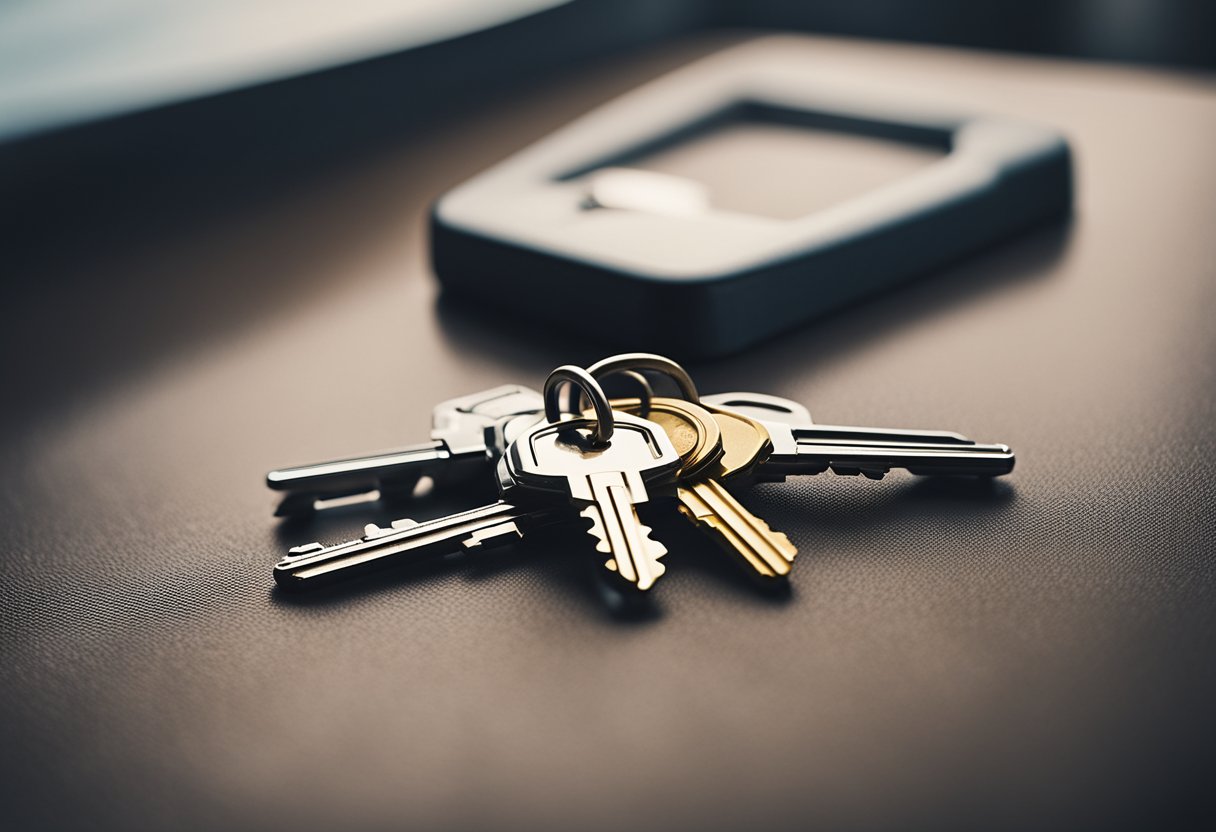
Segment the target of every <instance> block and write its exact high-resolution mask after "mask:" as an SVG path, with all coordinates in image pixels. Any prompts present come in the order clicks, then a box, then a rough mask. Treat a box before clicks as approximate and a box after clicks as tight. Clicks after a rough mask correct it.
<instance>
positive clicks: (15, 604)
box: [0, 38, 1216, 830]
mask: <svg viewBox="0 0 1216 832" xmlns="http://www.w3.org/2000/svg"><path fill="white" fill-rule="evenodd" d="M723 42H724V41H723V40H722V39H720V38H719V39H714V40H696V41H689V42H683V43H681V44H675V45H668V46H665V47H657V48H654V49H652V50H651V51H649V52H647V53H645V54H639V55H635V56H631V57H624V58H620V59H617V60H614V61H612V62H608V63H601V64H597V65H596V66H594V67H590V68H587V69H584V70H580V71H579V72H573V73H571V74H570V75H569V76H568V77H563V78H555V79H551V80H549V81H547V82H545V83H542V84H540V85H537V86H535V87H534V88H530V89H528V90H527V91H524V92H520V93H519V94H518V95H515V96H513V97H510V98H503V99H502V100H500V101H498V102H494V103H485V102H483V103H482V105H481V106H478V107H477V108H475V109H473V108H465V109H459V108H457V109H456V110H455V111H454V112H451V113H448V114H446V115H442V116H439V117H436V119H435V121H434V122H433V123H432V124H429V125H427V126H426V127H425V128H422V129H419V130H418V131H417V132H416V133H414V134H413V135H411V136H410V137H409V138H408V139H407V140H403V141H401V142H399V143H396V144H393V145H392V146H390V147H387V148H381V149H379V150H377V151H376V152H374V153H369V154H367V155H365V156H362V157H359V158H354V159H349V160H347V161H346V162H345V163H344V164H342V165H338V166H334V167H331V168H329V169H327V170H326V171H324V172H322V173H318V174H317V175H315V176H311V177H307V178H304V179H302V180H301V181H299V182H298V183H295V184H294V185H293V186H292V187H289V188H285V189H281V190H279V191H276V192H275V193H274V194H272V195H270V196H267V197H265V198H261V199H257V200H250V201H234V202H233V204H231V205H229V206H227V208H226V209H225V210H224V211H223V212H212V213H208V214H203V215H200V218H199V219H198V220H197V221H193V222H189V223H180V224H178V225H177V226H176V227H173V228H171V229H170V230H168V231H162V230H160V229H159V228H158V226H157V225H156V224H155V222H152V221H151V216H150V221H149V224H148V226H147V228H146V229H144V228H143V227H142V226H138V225H137V226H134V227H130V228H124V229H123V231H122V233H121V234H115V235H112V236H111V237H110V238H109V239H106V240H105V241H104V244H103V243H101V242H97V241H96V240H94V241H93V242H92V243H90V244H89V245H84V244H80V245H73V246H67V247H62V248H56V247H55V246H53V245H51V246H48V247H47V250H46V251H45V256H44V257H42V258H41V259H40V260H39V261H38V262H37V263H34V264H33V265H27V266H23V267H22V271H21V273H20V274H15V275H13V276H12V280H13V283H14V284H16V285H19V286H20V287H21V288H20V291H19V292H18V291H17V290H13V291H12V293H11V295H12V297H16V298H18V299H19V300H20V305H19V306H17V305H10V306H9V308H7V309H6V318H7V319H8V320H7V321H6V328H5V333H4V350H5V361H4V387H3V389H4V391H5V406H4V408H3V410H4V413H3V425H4V431H3V435H2V437H0V442H2V447H3V455H2V456H0V459H3V462H4V467H5V470H4V476H3V478H2V479H0V519H2V522H3V527H4V529H5V540H6V546H5V552H4V556H3V558H2V560H0V563H2V566H0V570H2V571H0V575H2V581H0V595H2V599H3V618H2V619H0V621H2V622H3V623H2V627H0V644H2V645H3V667H4V670H3V674H4V675H3V683H2V685H0V697H2V698H0V704H2V705H3V719H2V720H0V731H2V733H0V749H3V750H2V752H0V753H2V755H3V760H4V778H3V787H2V788H3V791H2V794H3V797H4V800H3V804H2V807H0V811H2V812H3V813H4V817H5V824H4V825H5V826H6V827H7V828H12V829H26V828H39V827H68V828H105V829H140V828H177V829H187V828H228V829H238V828H250V827H257V826H263V827H269V826H274V827H275V828H283V829H296V830H312V829H318V830H320V829H389V828H393V829H405V828H420V829H421V828H425V829H484V828H503V829H521V830H542V829H555V830H559V829H586V830H592V829H645V828H659V829H677V828H678V829H701V830H711V829H732V828H754V829H777V828H791V829H792V828H799V829H806V828H827V829H907V828H935V829H941V828H986V829H1003V828H1022V829H1077V828H1084V827H1104V828H1110V827H1116V826H1123V825H1127V826H1132V827H1136V828H1164V827H1169V826H1179V827H1194V828H1199V827H1200V826H1202V825H1203V822H1204V821H1205V820H1211V818H1212V814H1211V811H1212V804H1211V802H1210V784H1211V781H1212V776H1213V766H1212V757H1211V754H1212V752H1211V748H1212V742H1213V740H1214V739H1216V731H1214V730H1213V729H1214V728H1216V725H1214V723H1216V719H1214V718H1213V708H1212V702H1213V701H1216V700H1214V698H1213V697H1214V695H1216V661H1214V659H1216V652H1214V649H1213V648H1214V645H1216V641H1214V637H1216V629H1214V626H1216V546H1214V544H1213V536H1214V534H1216V521H1214V519H1213V514H1214V511H1213V509H1214V508H1216V506H1214V505H1213V497H1214V495H1216V485H1214V484H1213V483H1214V482H1216V462H1214V461H1213V460H1214V455H1216V442H1214V441H1213V436H1214V433H1213V427H1212V426H1213V422H1214V420H1216V349H1214V348H1216V325H1214V323H1213V320H1214V319H1213V309H1216V243H1214V242H1213V241H1214V239H1216V237H1214V235H1213V228H1212V223H1213V217H1214V216H1216V155H1214V154H1213V148H1216V95H1214V87H1213V84H1212V82H1211V80H1210V79H1207V78H1201V77H1196V76H1187V75H1181V74H1171V73H1167V72H1162V71H1153V70H1142V69H1128V68H1114V67H1106V66H1098V65H1085V64H1078V63H1069V62H1064V61H1051V60H1040V59H1029V58H1014V57H1007V56H993V55H984V54H979V53H967V52H962V51H947V50H936V49H926V48H916V47H905V46H899V47H896V46H889V45H876V44H867V43H863V42H848V41H834V40H827V39H823V40H814V39H808V40H807V41H806V44H807V45H806V48H807V49H810V50H814V51H815V52H816V53H817V54H818V56H819V60H821V61H822V62H823V67H824V71H825V72H828V71H831V72H839V73H843V74H846V75H848V76H850V77H855V78H860V79H863V80H867V81H872V82H874V83H886V84H891V85H896V86H903V87H906V88H908V89H909V90H913V89H915V90H920V91H922V92H924V91H928V92H930V93H932V94H933V95H938V96H942V97H945V98H949V99H951V100H954V101H957V102H961V103H963V104H965V105H967V106H968V107H978V108H988V109H992V110H994V111H999V112H1003V113H1007V114H1010V115H1015V116H1019V117H1025V118H1031V119H1037V120H1041V121H1043V122H1046V123H1050V124H1053V125H1056V126H1058V127H1060V128H1061V129H1063V130H1064V131H1065V132H1066V133H1067V134H1068V136H1069V138H1070V140H1071V142H1072V144H1073V148H1074V152H1075V160H1076V176H1077V191H1076V193H1077V195H1076V211H1075V216H1074V217H1073V219H1072V220H1071V221H1070V222H1069V223H1067V224H1066V225H1065V226H1063V227H1055V228H1047V229H1043V230H1041V231H1039V232H1036V233H1034V234H1032V235H1030V236H1026V237H1023V238H1021V239H1019V240H1017V241H1013V242H1011V243H1009V244H1007V245H1004V246H1002V247H1000V248H998V249H994V250H992V251H991V252H990V253H988V254H986V255H983V256H980V257H977V258H974V259H971V260H969V261H967V262H965V263H961V264H959V265H958V266H956V267H954V268H951V269H949V270H947V271H944V272H941V273H938V274H935V275H931V276H927V277H926V278H924V279H922V280H919V281H917V282H915V283H913V284H910V285H908V286H906V287H904V288H902V289H899V290H897V291H893V292H891V293H889V294H886V295H884V296H882V297H879V298H876V299H873V300H871V301H867V302H865V303H863V304H860V305H858V306H856V307H853V308H851V309H849V310H846V311H845V312H843V313H841V314H838V315H836V316H833V317H831V318H830V319H827V320H823V321H820V322H818V323H816V324H814V325H813V326H807V327H805V329H804V330H802V331H800V332H798V333H795V334H793V335H791V336H788V337H783V338H780V339H778V340H774V341H771V342H769V343H767V344H765V345H763V346H761V347H760V348H757V349H754V350H752V351H750V352H747V353H744V354H740V355H737V356H735V357H732V358H729V359H726V360H722V361H718V362H715V363H712V364H703V365H695V366H693V367H691V369H692V370H693V372H694V374H695V376H696V377H697V379H698V381H699V383H700V386H701V387H702V388H703V389H704V390H706V391H715V390H725V389H738V388H744V389H755V390H760V391H765V392H772V393H776V394H780V395H785V396H789V397H794V398H797V399H799V400H802V401H805V402H807V403H808V404H809V406H810V407H811V410H812V412H813V413H814V414H815V415H816V417H817V418H818V419H820V420H822V421H825V422H836V423H840V422H843V423H846V424H873V425H896V426H906V427H927V428H946V429H954V430H959V431H962V432H965V433H967V434H969V435H972V436H973V437H975V438H976V439H979V440H982V441H1001V442H1007V443H1009V444H1010V445H1012V446H1013V447H1014V449H1015V450H1016V451H1017V453H1018V460H1019V461H1018V468H1017V470H1016V471H1015V472H1014V474H1013V475H1012V476H1011V477H1009V478H1006V479H1003V480H1001V481H998V482H995V483H992V484H991V486H990V487H983V486H979V487H977V486H976V485H975V484H967V483H939V482H929V481H917V480H916V479H915V478H913V477H910V476H906V475H902V474H898V473H897V474H893V475H891V476H889V477H888V478H887V479H885V480H884V481H882V482H879V483H874V482H870V481H867V480H864V479H853V478H845V477H833V476H831V475H826V476H820V477H815V478H807V479H804V480H800V481H797V482H793V481H791V482H789V483H786V484H783V485H775V484H774V485H765V486H761V487H757V488H756V489H755V490H754V491H752V492H750V493H748V494H747V495H746V500H745V501H746V502H747V504H748V505H749V506H750V507H751V508H752V509H753V510H755V511H756V512H757V513H759V514H762V515H763V516H764V517H766V518H767V519H769V520H770V522H771V524H772V525H773V526H774V527H775V528H778V529H782V530H785V531H786V532H788V533H789V535H790V537H791V538H792V539H793V540H794V541H795V542H796V543H797V545H798V546H799V548H800V550H801V555H800V557H799V560H798V562H797V564H796V568H795V572H794V575H793V578H792V582H791V583H792V591H791V593H790V594H789V596H788V597H776V598H774V597H768V596H765V595H760V594H757V593H756V592H754V591H753V590H752V589H751V588H750V587H749V586H748V585H747V584H746V583H745V582H742V581H740V580H739V579H738V576H737V575H736V574H735V573H734V572H733V571H732V570H731V569H730V568H728V567H727V566H725V565H723V564H722V563H721V558H719V557H718V555H717V553H715V552H713V551H712V550H707V549H706V547H705V544H704V543H703V542H702V541H701V539H700V538H698V537H697V536H696V535H695V534H693V533H692V532H691V531H689V530H687V529H685V528H684V527H683V526H682V525H681V524H680V523H679V522H678V521H676V520H671V521H670V522H665V523H660V524H659V528H658V530H657V531H658V533H659V534H660V535H661V536H662V537H663V538H664V539H665V540H666V541H667V542H668V544H669V547H670V549H671V552H670V554H669V555H668V557H667V559H666V562H667V563H668V565H669V573H668V575H667V576H666V577H665V579H664V580H663V581H662V583H661V584H660V586H659V587H658V588H657V589H656V596H657V597H656V600H655V606H656V609H655V612H654V614H653V615H651V616H644V617H641V618H630V619H620V618H616V617H613V616H612V615H610V614H609V613H608V612H607V611H606V610H605V608H604V607H603V606H602V605H601V604H599V603H598V602H597V599H596V597H595V594H594V590H593V588H592V583H591V579H590V577H589V571H588V568H587V561H586V558H585V557H584V555H583V553H582V551H581V550H580V549H579V547H580V546H581V545H582V543H583V541H582V540H580V539H579V535H578V534H577V533H576V532H569V531H566V532H555V533H553V534H551V535H547V536H542V539H541V540H539V541H537V542H535V543H534V544H533V545H521V546H517V547H514V548H512V549H510V550H501V551H498V552H495V553H491V554H489V555H487V556H486V557H485V558H484V559H483V560H482V562H481V563H480V565H478V566H476V567H474V564H473V563H472V562H471V561H470V563H469V564H468V566H467V567H448V566H443V567H438V568H434V569H430V570H427V571H425V572H422V573H420V574H411V575H405V576H402V575H396V576H390V577H385V578H376V579H374V580H366V581H362V582H360V583H358V584H356V585H354V586H351V587H349V588H346V589H343V590H340V591H337V592H331V593H326V594H322V595H314V596H308V597H300V598H294V597H284V596H283V595H281V594H279V593H278V592H276V591H274V589H273V587H272V581H271V577H270V567H271V565H272V564H273V562H274V561H275V560H276V558H277V557H278V556H279V555H280V554H281V552H282V551H283V550H284V549H285V547H287V546H290V545H295V544H299V543H304V542H307V541H309V540H313V539H322V540H326V541H335V540H339V539H342V538H343V537H344V536H346V535H350V534H353V533H356V532H357V531H358V529H359V528H360V526H361V525H362V524H363V523H364V522H367V521H368V520H375V521H381V522H383V521H385V520H387V519H390V517H389V516H388V515H386V514H385V513H384V512H379V511H370V512H369V511H368V510H366V508H364V509H359V510H343V511H338V512H336V514H335V515H334V516H330V517H327V518H324V519H319V520H316V521H313V522H303V523H297V524H288V525H277V524H276V523H275V522H274V521H273V520H272V518H271V516H270V511H271V507H272V504H273V499H272V495H271V494H270V493H269V492H268V491H266V490H265V488H264V487H263V485H262V476H263V474H264V473H265V471H266V470H267V469H269V468H271V467H275V466H278V465H282V464H287V463H292V462H304V461H308V460H312V459H321V458H325V457H329V456H333V455H341V454H344V453H354V452H359V451H365V450H371V449H376V448H382V447H391V446H393V445H397V444H402V443H407V442H411V441H418V440H420V439H422V438H424V435H425V431H426V428H427V421H428V416H429V409H430V406H431V404H432V403H433V402H435V401H438V400H440V399H443V398H448V397H451V396H454V395H458V394H462V393H466V392H469V391H472V390H477V389H480V388H483V387H487V386H491V385H494V384H497V383H500V382H503V381H517V382H521V383H529V384H532V385H538V384H539V383H540V382H541V381H542V380H543V378H544V376H545V374H546V373H547V371H548V370H549V369H550V368H551V367H552V366H554V365H555V364H558V363H565V362H578V363H584V362H589V361H591V360H595V359H597V358H600V357H602V356H603V355H606V354H608V353H609V352H612V351H614V350H613V349H612V348H611V347H609V346H606V345H602V344H595V343H582V342H578V341H574V340H570V339H568V338H565V337H563V336H557V335H549V334H547V333H545V332H543V331H538V330H537V329H536V328H535V327H532V326H529V327H527V328H524V329H520V328H515V327H512V325H511V322H510V321H505V320H498V319H496V318H495V317H494V316H493V314H492V313H487V312H485V311H481V310H478V309H475V308H468V307H466V306H464V305H460V304H456V303H453V302H451V301H446V300H441V299H439V298H438V291H437V287H436V283H435V281H434V279H433V276H432V275H431V274H430V273H429V270H428V266H427V257H426V244H425V218H426V212H427V208H428V204H429V202H430V200H432V199H433V198H434V197H435V196H436V195H437V194H439V193H440V192H442V191H443V190H444V189H446V188H447V187H450V186H452V185H453V184H455V183H457V182H459V181H461V180H462V179H464V178H466V177H467V176H469V175H471V174H473V173H475V172H476V171H478V170H480V169H482V168H483V167H485V166H487V165H488V164H490V163H492V162H494V161H496V160H497V159H499V158H502V157H503V156H505V155H507V154H508V153H510V152H512V151H514V150H515V149H516V148H518V147H521V146H523V145H525V144H527V143H528V142H530V141H531V140H533V139H535V138H537V137H539V136H541V135H543V134H544V133H546V132H547V131H548V130H550V129H552V128H554V127H556V126H558V125H559V124H561V123H563V122H564V121H566V120H568V119H569V118H571V117H573V116H575V115H577V114H579V113H580V112H583V111H585V110H587V109H589V108H590V107H592V106H594V105H596V104H598V103H599V102H601V101H603V100H606V99H607V98H608V97H611V96H612V95H614V94H618V93H620V92H623V91H625V90H627V89H629V88H630V87H631V86H633V85H634V84H636V83H638V82H640V81H642V80H645V79H647V78H649V77H652V76H653V75H655V74H656V73H658V72H660V71H663V70H666V69H668V68H670V67H673V66H676V65H679V64H680V63H682V62H684V61H685V60H688V59H690V58H692V57H695V56H697V55H700V54H705V53H708V52H709V51H712V49H714V48H716V47H717V46H719V45H721V44H722V43H723ZM168 198H170V197H167V199H168ZM154 213H155V211H154V210H150V212H149V214H150V215H151V214H154ZM502 279H503V280H509V279H510V275H503V276H502ZM571 314H576V315H577V314H595V312H594V310H593V309H587V310H580V309H578V308H574V307H572V309H571ZM675 325H678V323H677V324H675ZM460 502H461V497H460V495H451V496H448V497H442V498H441V497H438V496H437V497H436V498H433V499H428V500H425V501H423V502H421V503H420V504H419V505H418V506H417V507H416V512H415V515H416V516H418V517H423V516H434V515H437V514H439V513H441V512H444V511H446V510H449V509H452V508H454V507H457V506H459V505H460Z"/></svg>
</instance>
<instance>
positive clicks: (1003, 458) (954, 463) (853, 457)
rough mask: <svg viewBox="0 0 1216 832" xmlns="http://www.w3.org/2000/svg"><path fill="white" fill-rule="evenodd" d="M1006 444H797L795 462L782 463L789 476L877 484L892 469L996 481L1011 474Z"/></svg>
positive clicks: (809, 442)
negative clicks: (843, 477)
mask: <svg viewBox="0 0 1216 832" xmlns="http://www.w3.org/2000/svg"><path fill="white" fill-rule="evenodd" d="M1014 462H1015V457H1014V454H1013V451H1012V450H1011V449H1010V448H1009V446H1008V445H980V444H977V443H974V442H970V443H969V444H964V443H958V444H948V443H947V444H935V443H929V442H923V443H922V442H882V441H875V442H868V443H867V442H860V443H859V442H850V441H846V440H835V441H833V440H817V441H800V442H799V443H798V454H797V458H796V459H794V460H781V461H780V463H781V464H784V465H785V467H786V469H787V470H786V473H788V474H816V473H822V472H823V471H826V470H828V469H829V468H830V469H831V470H832V471H834V472H836V473H838V474H858V473H860V474H865V475H866V476H869V477H871V478H874V479H880V478H881V477H882V476H883V474H885V473H887V472H888V471H890V470H891V469H892V468H904V469H906V470H908V471H910V472H911V473H913V474H918V475H923V476H977V477H999V476H1003V475H1005V474H1008V473H1009V472H1010V471H1012V470H1013V466H1014Z"/></svg>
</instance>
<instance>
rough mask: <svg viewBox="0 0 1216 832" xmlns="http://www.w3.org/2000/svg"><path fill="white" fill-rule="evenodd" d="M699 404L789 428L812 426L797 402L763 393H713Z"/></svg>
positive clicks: (809, 414) (805, 412)
mask: <svg viewBox="0 0 1216 832" xmlns="http://www.w3.org/2000/svg"><path fill="white" fill-rule="evenodd" d="M701 404H702V405H713V406H714V407H715V408H720V409H725V410H729V411H730V412H732V413H738V414H741V415H743V416H746V417H748V418H749V419H755V420H758V421H761V422H776V423H778V424H784V425H789V426H790V427H805V426H806V425H812V424H814V422H812V421H811V411H809V410H807V409H806V408H805V407H803V406H802V405H801V404H799V403H798V402H796V401H792V400H790V399H783V398H781V397H780V396H769V395H767V394H765V393H713V394H711V395H708V396H702V397H701Z"/></svg>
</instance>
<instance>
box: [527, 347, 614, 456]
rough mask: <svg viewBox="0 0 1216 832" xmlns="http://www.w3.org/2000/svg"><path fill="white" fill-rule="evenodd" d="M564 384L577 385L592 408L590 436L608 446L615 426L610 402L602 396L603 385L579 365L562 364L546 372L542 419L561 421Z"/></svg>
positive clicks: (598, 442) (595, 441)
mask: <svg viewBox="0 0 1216 832" xmlns="http://www.w3.org/2000/svg"><path fill="white" fill-rule="evenodd" d="M565 384H573V385H574V386H575V387H578V388H579V389H580V390H581V391H582V394H583V395H584V396H586V397H587V399H588V400H589V401H590V402H591V407H592V408H594V409H595V430H594V431H592V434H591V439H592V442H593V443H594V444H596V445H607V444H609V443H610V442H611V441H612V433H613V431H614V430H615V429H616V419H615V418H613V415H612V404H611V403H610V402H609V401H608V397H607V396H606V395H604V388H602V387H600V383H599V382H598V381H596V380H595V379H594V378H593V377H592V376H591V374H590V373H588V372H587V371H586V370H584V369H583V368H582V367H576V366H574V365H573V364H565V365H563V366H561V367H558V368H557V369H556V370H554V371H553V372H551V373H549V377H548V378H547V379H545V388H544V397H545V418H546V419H548V420H549V421H550V422H560V421H561V418H562V406H561V391H562V386H563V385H565Z"/></svg>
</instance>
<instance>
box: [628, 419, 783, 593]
mask: <svg viewBox="0 0 1216 832" xmlns="http://www.w3.org/2000/svg"><path fill="white" fill-rule="evenodd" d="M612 406H613V408H615V409H618V410H625V411H629V412H640V410H641V409H642V406H641V402H640V401H639V400H637V399H616V400H613V403H612ZM645 417H646V418H647V419H649V420H651V421H653V422H655V423H657V424H658V425H660V426H661V427H662V428H663V429H664V430H665V431H667V434H668V436H669V437H670V438H671V440H672V444H673V445H675V446H676V450H677V452H679V453H680V457H681V460H683V467H682V468H681V470H680V475H679V477H680V482H679V486H678V488H677V492H676V493H677V496H678V498H679V510H680V513H681V514H682V515H684V516H685V517H687V518H689V520H691V521H692V522H693V523H694V524H695V525H696V526H697V527H698V528H701V529H704V530H706V531H707V532H709V533H710V534H711V535H712V536H713V537H714V538H715V539H716V540H717V541H718V543H719V544H720V545H721V546H722V547H723V548H724V549H725V550H726V551H727V552H728V553H730V554H732V555H734V556H736V558H738V560H739V561H740V562H741V564H742V565H744V566H745V567H746V568H748V569H749V570H750V571H752V572H753V573H754V574H755V575H756V576H758V577H760V578H765V579H779V578H784V577H785V576H786V575H788V574H789V572H790V565H791V564H792V563H793V560H794V556H795V555H797V554H798V550H797V549H796V548H795V547H794V544H792V543H791V542H790V540H789V538H788V537H786V536H785V535H784V534H782V533H781V532H777V531H773V530H772V529H771V528H769V526H768V524H767V523H765V522H764V521H763V520H761V519H760V518H759V517H757V516H755V515H754V514H752V513H751V512H750V511H748V510H747V509H746V508H744V507H743V506H742V505H741V504H740V503H739V501H738V500H736V499H735V498H734V496H733V495H732V494H731V493H730V492H729V491H727V490H726V487H725V486H724V485H723V484H722V480H724V479H729V478H731V477H735V476H742V475H746V474H747V473H749V472H750V471H751V470H752V469H753V468H755V467H756V466H758V465H760V464H761V463H762V462H763V461H764V460H765V459H766V458H767V457H768V454H769V453H770V452H771V451H772V442H771V441H770V440H769V436H768V431H767V430H765V428H764V426H763V425H761V424H760V423H759V422H756V421H755V420H753V419H749V418H747V417H746V416H741V415H738V414H734V413H727V412H711V411H710V410H709V409H707V408H704V407H701V406H699V405H696V404H693V403H691V402H688V401H684V400H683V399H669V398H654V399H652V400H651V402H650V410H649V412H647V413H646V414H645ZM715 441H716V443H717V448H716V449H715Z"/></svg>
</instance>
